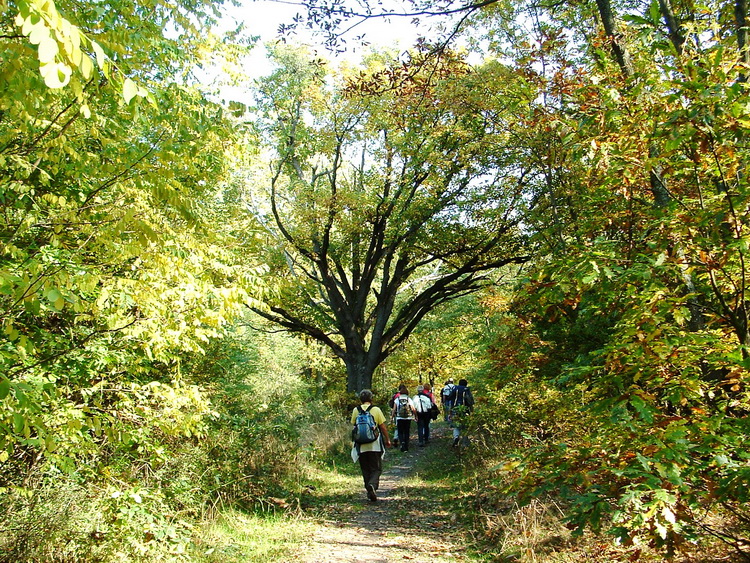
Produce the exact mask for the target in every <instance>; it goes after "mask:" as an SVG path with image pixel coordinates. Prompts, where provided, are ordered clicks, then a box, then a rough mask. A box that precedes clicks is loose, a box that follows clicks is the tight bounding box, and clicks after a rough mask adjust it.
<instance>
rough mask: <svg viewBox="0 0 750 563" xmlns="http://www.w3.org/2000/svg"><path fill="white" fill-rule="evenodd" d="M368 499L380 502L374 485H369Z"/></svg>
mask: <svg viewBox="0 0 750 563" xmlns="http://www.w3.org/2000/svg"><path fill="white" fill-rule="evenodd" d="M367 498H369V499H370V500H371V501H372V502H375V501H376V500H378V495H376V494H375V488H374V487H373V486H372V485H367Z"/></svg>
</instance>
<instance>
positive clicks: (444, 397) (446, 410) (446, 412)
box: [440, 378, 456, 422]
mask: <svg viewBox="0 0 750 563" xmlns="http://www.w3.org/2000/svg"><path fill="white" fill-rule="evenodd" d="M455 388H456V386H455V385H453V378H449V379H448V381H446V382H445V386H444V387H443V390H442V391H441V392H440V401H441V402H442V404H443V416H444V417H445V421H446V422H447V421H449V420H450V419H451V407H452V406H453V405H452V403H451V396H452V395H453V390H454V389H455Z"/></svg>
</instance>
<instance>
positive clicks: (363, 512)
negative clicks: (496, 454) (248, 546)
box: [294, 425, 469, 563]
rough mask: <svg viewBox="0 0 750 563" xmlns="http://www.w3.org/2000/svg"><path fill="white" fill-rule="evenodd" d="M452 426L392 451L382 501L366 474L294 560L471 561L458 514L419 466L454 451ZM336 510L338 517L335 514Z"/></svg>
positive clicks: (336, 502)
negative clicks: (369, 493) (367, 486)
mask: <svg viewBox="0 0 750 563" xmlns="http://www.w3.org/2000/svg"><path fill="white" fill-rule="evenodd" d="M448 433H449V429H448V428H446V427H444V426H442V425H436V427H434V428H433V435H432V441H431V443H430V444H429V445H428V446H427V447H425V448H419V447H417V445H416V440H414V443H413V445H412V447H411V449H410V451H409V452H406V453H402V452H400V451H397V450H390V451H389V452H388V453H387V455H386V459H385V469H384V472H383V476H382V477H381V481H380V490H379V491H378V497H379V499H378V501H377V502H369V501H367V499H366V497H365V491H364V488H362V480H361V478H357V480H356V484H355V482H354V481H353V483H352V494H351V495H349V497H348V498H341V499H335V500H334V501H333V503H334V505H335V506H332V507H331V508H332V510H329V511H328V513H329V517H328V518H327V519H326V520H324V521H322V522H321V523H320V526H319V528H318V529H317V530H316V532H315V534H314V536H313V537H312V538H311V541H310V544H309V545H308V546H307V547H306V548H305V549H304V551H303V552H302V553H299V554H298V555H297V557H296V558H295V559H294V561H299V562H302V563H343V562H355V561H356V562H361V563H388V562H393V561H411V562H414V563H448V562H456V561H468V560H469V558H468V557H467V556H465V555H464V554H462V553H461V551H462V549H461V545H462V543H463V538H462V536H461V530H460V529H459V528H458V526H456V524H455V523H456V518H455V516H454V515H453V514H451V513H450V512H449V510H446V508H445V506H446V504H447V506H450V503H446V502H445V499H444V498H442V497H443V495H441V491H440V490H439V489H440V485H439V484H431V483H426V482H424V481H423V480H422V479H421V478H420V475H419V471H420V468H423V467H424V466H425V465H426V464H427V463H429V462H430V459H431V456H445V455H453V454H452V452H451V451H450V450H451V441H450V438H449V436H448ZM333 514H335V518H332V517H331V516H330V515H333Z"/></svg>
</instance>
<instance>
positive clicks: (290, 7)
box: [231, 0, 418, 64]
mask: <svg viewBox="0 0 750 563" xmlns="http://www.w3.org/2000/svg"><path fill="white" fill-rule="evenodd" d="M304 11H305V8H304V7H303V6H300V5H297V4H293V3H283V2H271V1H267V0H244V1H243V5H242V6H241V7H239V8H235V9H234V10H232V11H231V13H232V14H233V16H234V17H235V18H237V19H238V20H240V21H244V22H245V25H246V26H247V30H248V32H249V33H250V34H252V35H259V36H260V38H261V42H266V41H275V40H276V39H278V35H277V30H278V28H279V25H280V24H282V23H286V24H290V23H292V19H293V18H294V15H295V14H297V13H304ZM362 34H365V40H366V41H368V42H370V43H371V45H372V46H373V47H397V48H400V49H407V48H409V47H411V46H412V45H413V43H414V41H415V40H416V38H417V36H418V32H417V28H416V27H415V26H413V25H412V24H411V18H409V17H394V18H391V19H390V21H386V20H384V19H380V18H375V19H371V20H368V21H366V22H364V23H363V24H360V25H357V26H355V27H354V28H352V29H351V30H349V31H348V32H347V33H346V34H345V35H344V39H345V40H346V47H347V52H346V53H343V54H340V55H334V54H333V53H330V52H328V51H327V50H326V49H325V47H323V46H322V45H321V43H322V41H323V38H322V37H312V35H311V34H310V33H309V32H307V31H306V30H305V29H304V28H303V26H300V29H299V30H298V31H297V33H296V35H294V36H291V37H289V38H288V39H289V40H290V41H291V42H300V43H306V44H310V45H321V46H320V47H319V48H317V53H318V55H320V56H321V57H324V58H327V59H331V58H334V57H336V58H338V59H349V60H353V61H359V60H360V58H361V56H362V55H363V54H364V52H366V49H367V47H365V48H363V47H361V46H360V42H359V41H357V40H356V39H355V38H356V37H357V36H359V35H362ZM256 56H257V57H258V58H259V59H263V58H264V56H265V54H264V52H263V49H262V48H258V49H256ZM253 62H255V63H256V64H258V63H260V62H262V61H261V60H254V61H253Z"/></svg>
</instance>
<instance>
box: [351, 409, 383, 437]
mask: <svg viewBox="0 0 750 563" xmlns="http://www.w3.org/2000/svg"><path fill="white" fill-rule="evenodd" d="M371 408H372V405H370V406H369V407H367V410H365V409H363V408H362V407H360V406H359V405H357V410H358V411H359V414H358V415H357V418H356V419H355V420H354V428H352V441H353V442H354V443H355V444H370V443H372V442H374V441H375V440H377V439H378V436H379V435H380V433H379V432H378V425H377V424H375V419H374V418H373V416H372V415H371V414H370V409H371Z"/></svg>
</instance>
